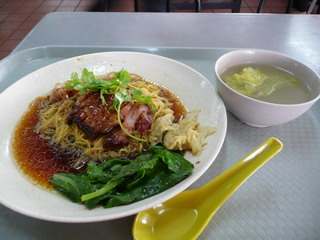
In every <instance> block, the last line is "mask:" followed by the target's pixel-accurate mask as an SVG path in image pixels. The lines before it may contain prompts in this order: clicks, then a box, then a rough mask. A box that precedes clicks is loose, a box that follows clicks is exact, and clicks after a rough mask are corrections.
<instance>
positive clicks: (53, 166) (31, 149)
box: [12, 88, 186, 189]
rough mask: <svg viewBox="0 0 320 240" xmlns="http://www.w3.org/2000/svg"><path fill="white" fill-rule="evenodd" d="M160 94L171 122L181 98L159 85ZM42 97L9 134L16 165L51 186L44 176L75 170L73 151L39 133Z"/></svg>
mask: <svg viewBox="0 0 320 240" xmlns="http://www.w3.org/2000/svg"><path fill="white" fill-rule="evenodd" d="M161 94H162V96H163V97H165V98H167V99H168V100H169V101H170V102H171V103H172V110H173V111H174V117H175V122H178V121H179V120H180V119H182V118H183V117H184V116H185V114H186V109H185V108H184V106H183V105H182V103H181V101H180V100H179V99H178V98H177V97H176V96H175V95H174V94H173V93H171V92H170V91H169V90H167V89H165V88H162V91H161ZM43 100H44V98H41V97H39V98H37V99H36V100H35V101H34V102H33V103H31V104H30V106H29V109H28V111H27V112H26V113H25V114H24V115H23V117H22V118H21V120H20V121H19V122H18V125H17V126H16V129H15V132H14V134H13V141H12V152H13V156H14V158H15V159H16V162H17V165H18V166H19V168H20V169H21V170H22V172H23V173H24V174H25V175H26V176H27V177H29V178H30V179H31V180H32V181H33V182H34V183H36V184H38V185H40V186H42V187H45V188H49V189H50V188H51V187H52V186H51V184H50V183H49V182H48V179H49V178H51V177H52V176H53V174H55V173H77V172H79V171H77V170H75V169H74V168H72V166H71V164H70V163H72V162H73V161H74V157H75V156H74V154H71V153H67V152H65V151H64V152H59V151H57V150H56V149H55V148H53V146H52V144H50V143H49V142H48V141H46V140H44V139H43V138H41V137H40V136H39V132H37V131H36V126H37V123H38V121H39V116H38V110H39V106H40V103H41V101H43Z"/></svg>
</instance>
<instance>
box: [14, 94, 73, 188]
mask: <svg viewBox="0 0 320 240" xmlns="http://www.w3.org/2000/svg"><path fill="white" fill-rule="evenodd" d="M40 101H41V100H40V99H37V100H35V101H34V102H33V103H32V104H31V105H30V107H29V109H28V111H27V112H26V113H25V114H24V116H23V117H22V119H21V120H20V121H19V123H18V125H17V126H16V129H15V132H14V135H13V141H12V150H13V156H14V158H15V159H16V162H17V164H18V166H19V167H20V169H21V170H22V171H23V173H24V174H25V175H26V176H28V177H29V178H30V179H31V180H32V181H33V182H34V183H36V184H39V185H40V186H43V187H45V188H50V187H51V186H50V184H49V182H48V179H49V178H50V177H52V176H53V174H55V173H62V172H69V173H70V172H71V173H75V170H74V169H73V168H72V167H71V166H70V164H68V163H69V161H70V158H72V156H71V155H70V154H67V153H61V152H57V151H56V150H54V149H53V148H52V146H51V145H50V144H49V143H48V142H46V141H45V140H43V139H42V138H40V136H39V134H38V132H37V131H36V125H37V123H38V113H37V111H38V107H39V103H40Z"/></svg>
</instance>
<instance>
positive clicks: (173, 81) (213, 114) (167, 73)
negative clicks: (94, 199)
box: [0, 52, 227, 222]
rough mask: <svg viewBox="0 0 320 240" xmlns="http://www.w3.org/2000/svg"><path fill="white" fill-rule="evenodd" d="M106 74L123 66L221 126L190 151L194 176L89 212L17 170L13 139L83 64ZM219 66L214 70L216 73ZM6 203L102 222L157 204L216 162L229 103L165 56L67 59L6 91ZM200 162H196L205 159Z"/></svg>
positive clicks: (205, 121) (1, 100)
mask: <svg viewBox="0 0 320 240" xmlns="http://www.w3.org/2000/svg"><path fill="white" fill-rule="evenodd" d="M85 67H86V68H88V69H89V70H91V71H94V72H95V74H97V75H101V74H106V73H108V72H111V71H119V70H121V69H122V68H124V69H126V70H127V71H128V72H131V73H136V74H138V75H140V76H142V77H144V78H146V79H149V80H151V81H154V82H157V83H159V84H160V85H162V86H165V87H166V88H168V89H170V90H171V91H173V92H174V93H175V94H176V95H177V96H179V97H180V98H181V100H182V101H183V103H184V105H185V106H186V107H187V109H188V110H193V109H201V112H200V115H199V122H200V123H201V124H202V125H207V126H216V127H217V132H216V133H215V134H213V135H211V136H209V137H208V138H207V140H208V142H209V143H208V145H207V146H206V148H205V150H204V151H203V152H202V153H201V155H200V156H198V157H193V156H192V155H191V154H188V153H187V154H186V156H185V157H186V158H187V159H188V160H189V161H190V162H192V163H194V164H195V168H194V171H193V174H192V175H191V176H190V177H188V178H186V179H185V180H183V181H182V182H180V183H179V184H177V185H176V186H174V187H172V188H170V189H168V190H166V191H164V192H162V193H160V194H157V195H155V196H153V197H150V198H148V199H145V200H142V201H139V202H136V203H133V204H130V205H125V206H119V207H113V208H109V209H104V208H103V207H98V208H95V209H93V210H87V209H86V208H85V207H84V206H83V205H80V204H75V203H72V202H71V201H69V200H68V199H66V198H64V197H63V196H61V195H59V194H58V193H57V192H55V191H48V190H43V189H42V188H40V187H39V186H36V185H34V184H32V183H31V182H30V181H29V180H28V179H27V178H26V177H25V176H24V175H23V173H21V171H20V170H19V169H18V168H17V166H16V163H15V160H14V159H13V158H12V155H11V138H12V132H13V130H14V127H15V125H16V123H17V122H18V121H19V119H20V118H21V116H22V115H23V114H24V112H25V111H26V110H27V108H28V105H29V103H30V102H31V101H32V100H33V99H34V98H35V97H37V96H41V95H44V94H46V93H47V92H48V91H50V90H51V89H52V88H53V87H54V85H55V83H58V82H60V83H62V82H65V81H66V80H68V79H69V78H70V74H71V73H72V72H79V73H80V72H81V71H82V69H83V68H85ZM213 71H214V69H212V73H213ZM0 109H1V120H0V133H1V139H0V202H1V203H2V204H3V205H5V206H7V207H9V208H11V209H13V210H15V211H17V212H20V213H22V214H25V215H28V216H31V217H35V218H39V219H44V220H49V221H57V222H96V221H103V220H110V219H116V218H120V217H125V216H129V215H132V214H135V213H137V212H140V211H142V210H145V209H148V208H150V207H152V206H154V205H157V204H159V203H161V202H163V201H165V200H168V199H169V198H171V197H173V196H174V195H176V194H178V193H179V192H181V191H183V190H185V189H186V188H187V187H189V186H190V185H191V184H192V183H193V182H195V181H196V180H197V179H198V178H199V177H200V176H201V175H202V174H203V173H204V172H205V171H206V170H207V169H208V168H209V167H210V165H211V164H212V162H213V161H214V159H215V158H216V156H217V155H218V153H219V151H220V149H221V146H222V144H223V141H224V138H225V134H226V128H227V117H226V111H225V107H224V104H223V102H222V101H221V99H220V97H219V96H218V94H217V93H216V91H215V89H214V87H213V86H212V85H211V84H210V83H209V81H208V80H207V79H206V78H205V77H203V76H202V75H201V74H200V73H198V72H196V71H195V70H193V69H192V68H190V67H188V66H186V65H184V64H182V63H179V62H177V61H174V60H172V59H168V58H165V57H161V56H157V55H152V54H145V53H137V52H104V53H95V54H89V55H84V56H79V57H74V58H70V59H67V60H63V61H61V62H58V63H54V64H51V65H49V66H46V67H44V68H42V69H39V70H37V71H35V72H33V73H31V74H29V75H28V76H26V77H24V78H22V79H20V80H19V81H17V82H16V83H14V84H13V85H12V86H10V87H9V88H8V89H6V90H5V91H4V92H3V93H1V94H0ZM199 161H200V163H199V164H196V162H199Z"/></svg>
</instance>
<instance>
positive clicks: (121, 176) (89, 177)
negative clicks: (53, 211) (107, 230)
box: [49, 146, 193, 209]
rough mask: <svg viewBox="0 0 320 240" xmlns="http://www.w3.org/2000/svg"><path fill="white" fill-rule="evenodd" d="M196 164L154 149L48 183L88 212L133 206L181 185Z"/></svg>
mask: <svg viewBox="0 0 320 240" xmlns="http://www.w3.org/2000/svg"><path fill="white" fill-rule="evenodd" d="M192 169H193V164H192V163H190V162H189V161H187V160H186V159H184V158H183V156H182V155H181V154H179V153H176V152H172V151H170V150H168V149H166V148H164V147H163V146H153V147H151V148H150V150H149V151H147V152H145V153H143V154H141V155H139V156H138V157H136V158H135V159H133V160H123V159H111V160H107V161H105V162H103V163H101V164H100V165H95V164H94V163H89V164H88V167H87V169H86V172H84V173H82V174H79V175H76V174H70V173H57V174H54V175H53V177H52V178H51V179H50V180H49V182H50V183H52V184H53V186H54V188H55V189H56V190H57V191H58V192H60V193H61V194H63V195H64V196H65V197H67V198H69V199H70V200H71V201H73V202H78V203H80V202H82V203H83V204H84V205H85V206H86V207H87V208H88V209H92V208H94V207H95V206H97V205H98V204H101V205H103V206H104V207H106V208H109V207H114V206H118V205H125V204H130V203H133V202H136V201H140V200H142V199H145V198H148V197H150V196H153V195H155V194H158V193H160V192H163V191H165V190H166V189H168V188H170V187H172V186H174V185H176V184H177V183H179V182H181V181H182V180H183V179H185V178H186V177H188V176H190V175H191V174H192Z"/></svg>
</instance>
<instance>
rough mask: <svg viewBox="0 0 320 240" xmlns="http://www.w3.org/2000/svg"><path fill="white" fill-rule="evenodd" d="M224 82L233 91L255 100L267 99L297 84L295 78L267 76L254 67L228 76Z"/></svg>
mask: <svg viewBox="0 0 320 240" xmlns="http://www.w3.org/2000/svg"><path fill="white" fill-rule="evenodd" d="M223 80H224V81H225V82H226V84H227V85H228V86H229V87H231V88H232V89H234V90H236V91H237V92H240V93H242V94H244V95H246V96H249V97H253V98H259V97H265V96H268V95H270V94H272V93H273V92H274V91H275V90H276V89H279V88H280V87H283V86H289V85H291V84H297V79H295V78H294V77H286V76H280V75H279V76H277V75H267V74H265V73H264V72H262V71H260V70H258V69H255V68H252V67H245V68H243V69H242V71H241V73H235V74H233V75H232V76H226V77H224V79H223Z"/></svg>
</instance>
